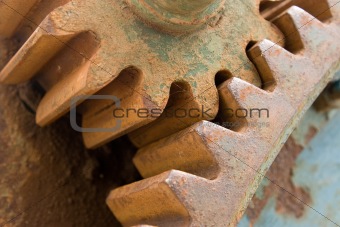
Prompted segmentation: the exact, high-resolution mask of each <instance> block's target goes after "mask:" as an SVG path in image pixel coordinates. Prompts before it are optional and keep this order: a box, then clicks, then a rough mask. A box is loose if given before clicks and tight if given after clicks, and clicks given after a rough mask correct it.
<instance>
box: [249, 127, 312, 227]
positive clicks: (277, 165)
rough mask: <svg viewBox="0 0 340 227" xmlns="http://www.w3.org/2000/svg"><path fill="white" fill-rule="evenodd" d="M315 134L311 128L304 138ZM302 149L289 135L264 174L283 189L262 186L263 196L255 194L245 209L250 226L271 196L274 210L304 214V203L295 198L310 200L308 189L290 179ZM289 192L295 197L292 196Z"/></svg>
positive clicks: (270, 185)
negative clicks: (249, 205)
mask: <svg viewBox="0 0 340 227" xmlns="http://www.w3.org/2000/svg"><path fill="white" fill-rule="evenodd" d="M315 134H316V129H315V128H311V129H310V131H309V133H308V135H307V137H306V138H308V140H310V139H311V138H312V137H313V136H314V135H315ZM302 150H303V147H302V146H300V145H298V144H297V143H296V142H295V141H294V139H293V138H292V137H289V139H288V140H287V142H286V144H285V145H284V146H283V148H282V149H281V151H280V153H279V155H278V156H277V157H276V159H275V161H274V162H273V165H272V166H271V168H270V169H269V171H268V172H267V174H266V177H267V178H269V179H270V180H272V181H273V182H274V183H275V184H277V185H280V186H281V187H282V188H284V189H282V188H280V187H278V186H277V185H275V184H273V183H270V184H269V185H268V186H266V187H265V188H264V191H263V195H264V197H263V198H262V199H259V198H257V197H255V196H254V197H253V199H252V204H253V206H251V207H248V209H247V211H246V214H247V216H248V218H249V220H250V223H251V226H253V224H254V223H255V222H256V220H257V219H258V218H259V216H260V214H261V212H262V210H263V209H264V207H265V206H266V204H267V202H268V201H269V199H270V198H271V197H274V198H275V199H276V211H277V212H278V213H281V214H290V215H294V216H295V217H296V218H299V217H301V216H302V215H303V214H304V211H305V205H304V204H303V203H302V202H301V201H299V200H298V199H297V198H299V199H300V200H302V201H303V202H304V203H307V204H309V203H310V202H311V196H310V195H309V193H308V191H306V190H305V189H303V188H300V187H297V186H296V185H294V183H293V181H292V176H293V169H294V167H295V160H296V159H297V157H298V156H299V154H300V153H301V152H302ZM287 191H288V192H289V193H288V192H287ZM290 193H291V194H293V195H294V196H295V197H297V198H295V197H293V196H292V195H291V194H290Z"/></svg>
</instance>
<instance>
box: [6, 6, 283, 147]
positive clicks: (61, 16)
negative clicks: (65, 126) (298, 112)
mask: <svg viewBox="0 0 340 227" xmlns="http://www.w3.org/2000/svg"><path fill="white" fill-rule="evenodd" d="M49 2H50V1H49V0H43V1H33V0H32V1H31V3H30V4H28V3H27V4H23V3H21V2H20V1H10V0H2V1H1V2H0V4H1V7H0V15H8V16H6V18H15V20H14V19H13V23H12V24H11V26H12V27H13V28H14V27H17V29H16V30H15V31H13V32H11V33H10V34H5V33H4V35H6V36H7V37H12V38H18V37H20V39H21V43H23V45H22V47H21V49H20V50H19V51H18V52H17V53H16V55H15V56H14V57H13V58H12V60H11V61H10V62H9V63H8V64H7V66H6V67H5V68H4V69H3V70H2V72H1V74H0V80H1V82H2V83H7V84H15V83H21V82H24V81H27V80H29V79H31V78H33V77H35V78H37V79H38V80H39V81H41V83H42V84H43V85H44V86H45V88H46V90H47V93H46V95H45V97H44V98H43V99H42V101H41V103H40V105H39V107H38V109H37V116H36V121H37V123H38V124H39V125H41V126H45V125H48V124H50V123H51V122H53V121H54V120H56V119H57V118H59V117H60V116H62V115H63V114H65V113H66V112H68V111H69V103H70V100H72V98H74V97H76V96H79V95H84V94H87V95H89V94H95V93H97V92H99V93H100V94H102V93H103V92H104V93H109V94H111V95H115V96H117V97H118V98H120V99H122V100H124V102H123V103H122V108H124V109H127V108H135V109H143V108H144V109H148V110H151V109H155V108H159V109H161V110H163V109H164V107H165V106H166V104H167V102H168V99H169V92H170V87H171V85H172V84H174V83H175V82H176V83H178V82H179V83H182V84H183V86H182V87H186V88H187V89H186V90H187V91H188V93H190V94H189V96H191V98H190V99H189V100H187V102H186V103H185V104H183V108H184V109H189V108H190V107H192V106H198V107H200V108H201V107H202V106H204V107H205V108H206V109H211V114H210V116H209V117H208V116H204V117H197V118H190V119H182V120H183V121H184V122H187V124H190V125H192V124H193V123H196V122H198V121H200V120H212V119H213V118H214V117H215V115H216V114H217V111H218V91H217V89H216V87H215V74H216V73H217V72H219V71H221V70H229V71H231V72H235V76H237V77H239V78H241V79H243V80H245V81H248V82H250V83H252V84H254V85H256V86H259V87H260V86H261V80H260V77H259V76H258V74H257V72H256V69H255V67H254V66H253V65H252V64H251V62H250V61H249V59H248V57H247V55H246V52H245V49H246V46H247V45H248V43H249V42H250V41H259V40H263V39H264V38H268V39H270V40H272V41H273V42H279V41H280V40H281V39H282V38H283V36H282V34H281V32H280V31H279V30H278V29H276V28H275V27H273V26H272V25H271V24H270V23H269V22H268V21H266V20H265V19H263V18H262V17H261V16H260V15H259V2H260V1H259V0H258V1H250V0H248V1H244V3H242V2H241V3H240V4H230V2H227V1H222V0H215V1H211V0H209V1H208V0H200V1H197V2H196V1H195V3H193V2H192V1H187V0H183V1H176V4H178V5H176V7H177V8H176V7H175V5H174V3H173V1H167V0H163V1H153V0H145V1H134V0H131V1H130V0H129V1H123V0H119V1H112V0H104V1H96V0H91V1H80V0H58V1H54V2H53V4H48V3H49ZM136 4H137V5H138V6H140V5H141V7H142V8H143V7H144V6H145V4H147V5H149V6H150V7H151V8H152V7H156V8H157V7H158V8H160V9H159V10H160V11H162V10H163V11H164V10H166V11H168V12H170V14H171V13H172V14H174V18H170V19H169V18H168V19H169V20H171V21H175V24H176V23H177V25H179V27H181V26H182V25H184V24H183V23H182V22H181V21H178V20H176V17H177V16H181V18H185V19H188V20H189V21H190V18H191V17H197V15H200V16H203V19H202V20H203V22H204V23H203V22H202V23H203V24H202V23H201V22H199V23H198V21H193V22H192V23H191V22H188V23H187V24H186V25H185V27H186V26H189V27H192V30H190V31H189V29H187V28H185V29H184V28H182V27H181V28H180V29H182V30H183V29H184V30H185V31H186V33H185V34H177V33H172V31H170V30H167V29H166V31H164V32H163V31H160V30H159V29H158V27H157V28H156V27H154V26H153V25H152V24H151V25H150V23H148V21H146V22H145V23H143V22H141V20H140V18H141V12H140V11H139V10H138V9H136V8H135V6H136ZM221 4H222V5H221ZM188 5H190V6H191V8H190V9H195V10H194V11H193V12H195V14H197V15H196V16H195V15H192V14H184V15H182V13H183V12H187V10H188V9H187V6H188ZM58 6H60V7H58ZM202 6H204V7H202ZM25 7H26V8H25ZM28 8H30V9H28ZM147 8H148V7H147ZM175 8H176V9H181V10H179V11H178V12H177V11H176V10H175ZM36 9H40V11H39V13H38V14H34V12H35V10H36ZM42 9H43V10H42ZM222 9H223V10H222ZM137 11H138V12H137ZM151 11H152V10H151ZM182 11H183V12H182ZM143 12H144V11H143ZM152 12H153V13H154V11H152ZM142 14H143V13H142ZM32 15H33V16H32ZM34 15H36V16H34ZM207 15H209V16H207ZM245 15H247V16H245ZM45 16H46V17H45ZM167 16H169V15H167ZM206 16H207V17H209V18H207V17H206ZM44 18H45V19H44ZM143 18H144V17H143ZM206 19H207V20H208V21H205V20H206ZM146 20H150V19H146ZM164 20H167V19H166V18H158V19H157V20H156V19H155V20H152V22H155V23H161V22H162V21H163V22H164ZM143 21H145V18H144V19H143ZM197 23H198V24H197ZM22 24H27V25H25V26H24V27H25V28H26V27H29V28H31V29H28V30H24V29H23V28H22V26H21V25H22ZM38 25H39V26H38ZM170 25H171V24H169V26H170ZM6 26H7V24H5V23H2V24H1V29H0V31H2V30H6V31H7V27H6ZM171 26H175V27H176V25H174V24H173V25H171ZM171 26H170V27H171ZM197 26H198V27H197ZM236 28H237V29H236ZM188 32H189V33H188ZM47 49H48V51H46V50H47ZM127 74H130V75H131V76H127ZM126 77H130V80H129V79H128V78H126ZM103 89H104V90H103ZM112 89H113V90H112ZM108 90H110V92H108ZM92 104H93V103H92V102H91V104H89V105H90V106H91V109H92V110H93V112H91V111H89V112H84V118H83V125H84V126H85V127H93V126H94V125H95V126H97V127H105V128H111V127H112V126H114V125H115V124H116V119H112V111H113V109H114V108H116V106H115V105H111V103H110V105H108V104H107V103H106V102H97V103H96V104H95V105H94V104H93V105H92ZM84 105H85V106H86V105H87V104H86V103H84ZM84 109H87V108H86V107H84ZM93 113H96V114H94V115H93ZM108 117H111V121H107V119H108ZM122 120H123V122H124V124H123V125H122V127H121V128H120V129H119V130H117V131H115V132H106V133H103V132H102V133H100V132H98V133H91V134H88V133H84V141H85V144H86V145H87V147H90V148H93V147H97V146H99V145H101V144H103V143H106V142H107V141H110V140H113V139H114V138H117V137H119V136H121V135H123V134H126V133H129V132H131V131H134V130H135V129H137V128H140V127H141V126H143V125H146V124H147V123H150V122H152V121H154V120H155V118H151V117H148V118H138V117H136V116H130V117H125V118H123V119H122ZM187 124H173V119H170V118H165V119H163V120H162V121H159V122H157V124H154V125H151V126H148V128H150V132H149V130H145V128H144V129H142V131H143V132H144V133H143V136H142V137H140V136H139V134H140V133H137V135H138V136H137V135H136V134H134V135H132V136H131V140H132V141H133V142H134V143H135V144H136V145H137V146H139V147H140V146H143V145H146V144H148V143H151V142H153V140H152V139H150V138H152V137H154V135H155V134H157V136H158V137H159V138H163V137H165V136H168V135H170V134H172V133H175V132H178V131H179V130H181V129H184V128H185V127H187V126H186V125H187ZM168 126H171V130H163V128H165V127H168ZM97 127H95V128H97ZM155 132H156V133H155Z"/></svg>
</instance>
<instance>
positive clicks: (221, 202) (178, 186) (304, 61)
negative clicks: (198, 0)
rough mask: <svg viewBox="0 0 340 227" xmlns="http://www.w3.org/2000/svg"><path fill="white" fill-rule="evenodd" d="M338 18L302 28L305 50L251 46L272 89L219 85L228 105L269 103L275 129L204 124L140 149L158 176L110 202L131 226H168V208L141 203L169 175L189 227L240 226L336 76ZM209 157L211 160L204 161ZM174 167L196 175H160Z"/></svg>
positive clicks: (295, 16)
mask: <svg viewBox="0 0 340 227" xmlns="http://www.w3.org/2000/svg"><path fill="white" fill-rule="evenodd" d="M280 18H281V20H282V19H285V18H291V20H290V22H292V23H294V24H295V25H300V24H302V23H304V22H305V21H309V19H310V18H312V17H311V16H310V15H309V14H308V13H306V12H305V11H303V10H301V9H298V8H296V7H293V8H291V9H290V10H288V12H287V13H286V14H284V15H282V16H281V17H280ZM280 18H279V19H278V20H280ZM336 23H337V22H333V23H331V24H321V23H320V22H318V21H312V22H311V24H308V25H306V26H305V28H304V29H301V31H300V30H299V37H301V41H302V42H303V44H304V45H303V46H304V49H303V50H302V51H301V52H298V53H297V54H292V53H290V52H289V51H286V50H285V49H283V48H281V47H279V46H277V45H275V44H274V43H273V42H271V41H268V40H264V41H262V42H260V43H259V44H257V45H256V46H255V47H253V48H252V50H251V53H250V56H251V57H252V58H253V61H254V63H255V65H256V66H257V68H258V69H259V71H260V74H261V76H262V78H263V80H264V82H266V81H270V78H272V79H273V80H275V83H273V85H272V86H270V87H264V88H265V90H261V89H259V88H257V87H255V86H253V85H251V84H248V83H246V82H244V81H241V80H239V79H237V78H234V79H231V80H229V81H226V82H225V83H224V84H222V85H221V86H220V87H219V92H220V94H221V95H220V96H221V98H222V100H223V101H225V102H227V100H228V101H229V102H230V101H231V100H230V99H231V98H232V99H233V100H232V101H231V104H232V105H234V106H235V107H237V106H238V107H242V108H245V109H248V108H250V107H258V106H261V107H262V106H263V107H264V108H268V109H269V111H270V117H269V118H267V119H266V120H267V121H268V123H269V125H270V126H271V127H256V128H254V127H250V126H249V125H248V126H247V125H246V126H245V127H244V128H242V130H238V131H237V132H233V131H230V130H228V129H225V128H222V127H220V126H217V125H215V124H213V123H210V122H205V121H202V122H200V123H197V124H195V125H194V126H192V127H189V128H188V129H186V130H183V131H181V132H180V133H177V134H174V135H172V136H170V137H167V138H165V139H162V140H159V141H157V142H155V143H153V144H151V145H148V146H146V147H144V148H142V149H141V150H140V151H139V152H138V153H137V155H136V157H135V158H134V162H135V163H136V166H137V167H138V169H139V171H140V172H141V173H142V175H145V176H153V177H151V178H148V179H146V180H143V181H140V182H136V183H134V184H132V185H129V186H124V187H121V188H118V189H116V190H114V191H113V192H112V193H111V195H110V197H109V198H108V200H107V202H108V205H109V206H110V208H111V210H112V211H113V212H114V213H115V215H116V217H117V218H118V219H119V220H120V221H121V222H122V224H123V225H126V226H128V225H129V224H131V223H130V222H128V221H127V220H129V221H131V220H132V222H133V224H137V223H139V222H140V223H150V224H157V225H160V226H168V225H169V224H168V222H165V224H164V225H163V222H162V218H164V217H167V215H166V213H163V212H162V213H161V214H160V213H153V215H150V213H152V212H150V213H148V211H147V210H149V209H150V210H157V204H156V203H152V202H151V203H145V202H143V201H144V198H145V197H148V196H150V197H151V194H152V193H154V192H155V191H153V190H155V187H157V186H155V185H154V184H151V183H150V182H153V181H154V180H155V179H158V178H159V177H160V176H162V177H164V176H166V180H164V181H165V182H166V183H167V185H169V187H168V188H167V190H168V192H167V194H168V193H170V194H172V195H173V197H171V198H170V200H168V201H167V202H166V203H167V204H172V203H173V202H174V203H176V204H177V203H178V201H180V202H181V203H182V204H183V206H184V207H185V209H186V210H187V212H188V213H189V216H190V224H189V226H234V225H236V223H237V221H238V220H239V219H240V217H241V216H242V214H243V212H244V210H245V208H246V206H247V204H248V202H249V200H250V198H251V197H252V196H253V193H254V191H255V190H256V188H257V186H258V184H259V182H260V181H261V179H262V178H263V176H264V174H265V172H266V170H267V169H268V168H269V166H270V165H271V163H272V161H273V160H274V158H275V157H276V155H277V153H278V151H279V150H280V148H281V147H282V145H283V143H284V142H285V141H286V139H287V137H288V136H289V134H290V133H291V131H292V130H293V128H294V127H295V125H296V124H297V121H298V120H299V118H300V117H301V116H302V115H303V113H304V112H305V111H306V109H308V108H309V106H310V105H311V103H312V102H313V101H314V100H315V98H316V97H317V95H318V94H319V93H320V92H321V90H322V89H323V88H324V87H325V85H326V84H327V83H328V82H329V81H330V80H331V78H332V72H334V71H335V70H336V69H338V68H339V65H340V64H339V63H340V55H339V51H340V44H339V42H338V41H336V38H337V37H340V36H339V35H340V29H339V26H335V25H334V24H336ZM290 27H291V26H290ZM324 37H326V38H327V40H325V38H324ZM320 40H323V41H324V42H328V44H324V43H321V42H320ZM328 45H332V48H326V47H327V46H328ZM324 48H326V49H324ZM330 49H331V50H330ZM321 50H325V51H324V52H322V51H321ZM256 53H258V55H257V54H256ZM320 53H322V54H320ZM224 99H226V100H224ZM223 101H222V102H223ZM227 120H228V119H227ZM245 120H246V121H247V122H248V123H249V122H251V123H253V125H256V123H259V124H260V123H261V121H262V119H261V118H251V117H249V116H247V118H246V119H245ZM273 126H275V127H273ZM193 148H195V149H193ZM179 149H181V150H182V151H183V152H181V151H179ZM174 154H179V155H178V156H175V155H174ZM194 155H195V156H194ZM204 156H206V157H207V158H206V159H204V158H203V157H204ZM192 157H199V161H197V160H196V159H195V158H194V159H193V165H192V166H190V159H191V158H192ZM212 157H213V158H212ZM200 160H204V161H202V162H201V161H200ZM209 160H210V161H209ZM211 160H213V161H211ZM153 162H154V166H152V165H153ZM158 162H160V163H158ZM188 162H189V164H188ZM198 163H199V164H201V165H199V164H198ZM211 165H217V166H218V168H216V167H215V169H214V168H212V166H211ZM164 166H166V168H164ZM197 167H200V168H206V169H205V170H206V171H207V172H208V173H211V172H213V174H203V173H202V172H203V171H204V170H202V169H200V170H198V169H196V168H197ZM170 169H177V170H182V171H187V172H190V173H192V174H196V175H197V176H196V175H192V174H188V173H185V172H180V171H173V170H172V171H170V172H166V173H163V174H161V175H156V174H158V173H160V172H162V171H166V170H170ZM211 169H213V171H211ZM154 175H156V176H154ZM174 176H176V177H174ZM199 176H201V177H199ZM204 177H207V178H204ZM174 198H176V199H174ZM122 201H124V202H122ZM153 204H155V206H153ZM162 205H163V204H162ZM134 207H139V209H140V210H143V213H148V215H143V213H139V214H138V215H136V213H130V209H135V208H134ZM162 209H164V208H162ZM117 211H118V212H117ZM180 217H182V218H184V217H186V216H180ZM176 218H179V216H176ZM184 225H187V224H184ZM169 226H171V225H169Z"/></svg>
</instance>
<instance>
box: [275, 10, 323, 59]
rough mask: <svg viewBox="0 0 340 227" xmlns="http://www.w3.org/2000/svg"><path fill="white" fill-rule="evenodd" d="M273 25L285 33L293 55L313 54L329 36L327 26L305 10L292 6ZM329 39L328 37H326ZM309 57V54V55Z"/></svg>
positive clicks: (287, 44)
mask: <svg viewBox="0 0 340 227" xmlns="http://www.w3.org/2000/svg"><path fill="white" fill-rule="evenodd" d="M273 23H274V24H275V25H276V26H278V28H279V29H280V30H281V31H282V32H283V33H284V35H285V37H286V39H285V40H286V48H287V49H288V50H289V51H290V52H292V53H298V52H300V51H302V50H304V51H305V52H309V53H313V52H314V51H315V50H316V49H317V48H318V46H319V43H320V40H319V39H318V38H316V37H320V38H321V40H322V41H323V40H325V38H322V37H323V36H325V34H327V31H326V25H324V24H323V23H322V22H321V21H319V20H318V19H317V18H315V17H314V16H312V15H311V14H309V13H308V12H306V11H304V10H303V9H301V8H299V7H297V6H292V7H291V8H289V10H287V11H286V12H285V13H284V14H282V15H280V16H279V17H278V18H277V19H275V20H274V21H273ZM326 37H327V38H328V35H326ZM307 55H308V54H307Z"/></svg>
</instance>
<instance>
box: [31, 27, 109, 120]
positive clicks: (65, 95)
mask: <svg viewBox="0 0 340 227" xmlns="http://www.w3.org/2000/svg"><path fill="white" fill-rule="evenodd" d="M84 43H86V45H84ZM99 47H100V42H99V41H98V40H97V38H96V35H95V34H94V33H92V32H83V33H81V34H78V35H77V36H76V37H75V38H73V39H72V40H71V41H69V42H68V48H66V49H64V50H63V51H61V52H59V53H58V54H57V55H55V56H54V57H53V58H52V59H51V60H50V61H49V63H48V64H47V65H46V66H45V67H44V68H42V70H41V71H40V73H39V74H40V75H39V78H38V79H39V80H40V81H41V82H42V84H43V85H45V86H46V88H47V90H48V91H47V93H46V94H45V96H44V97H43V99H42V100H41V102H40V104H39V106H38V109H37V114H36V122H37V124H38V125H40V126H45V125H48V124H50V123H52V122H53V121H54V120H56V119H57V118H59V117H61V116H62V115H63V114H65V113H66V112H68V111H69V110H70V102H71V100H72V99H73V98H76V97H77V96H80V95H88V94H92V93H94V92H95V89H94V88H93V87H91V86H90V85H91V83H93V81H95V82H97V80H98V78H100V75H102V74H105V73H106V72H105V71H103V70H100V69H99V70H98V69H96V70H95V69H94V64H92V63H93V61H92V60H91V58H92V57H93V56H94V55H95V54H96V53H97V51H98V50H99ZM44 49H45V48H44ZM91 67H92V68H91ZM90 69H93V70H90ZM97 89H98V88H97Z"/></svg>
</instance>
